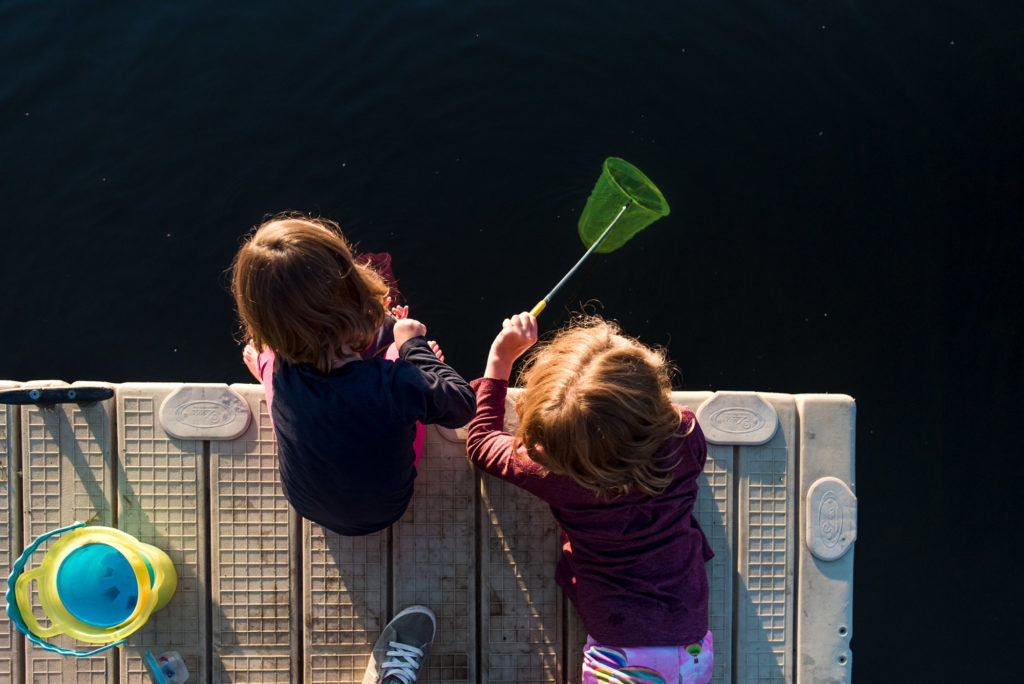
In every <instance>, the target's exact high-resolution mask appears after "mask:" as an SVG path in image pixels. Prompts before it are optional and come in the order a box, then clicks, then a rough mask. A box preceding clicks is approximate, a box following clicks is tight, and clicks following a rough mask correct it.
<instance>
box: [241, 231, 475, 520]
mask: <svg viewBox="0 0 1024 684" xmlns="http://www.w3.org/2000/svg"><path fill="white" fill-rule="evenodd" d="M376 256H377V257H378V258H377V262H378V263H379V264H380V265H381V266H384V267H388V264H389V261H390V259H389V257H387V255H376ZM388 268H389V267H388ZM387 273H389V270H388V271H387ZM231 291H232V294H233V295H234V298H235V304H236V307H237V309H238V316H239V319H240V320H241V323H242V327H243V329H244V333H245V336H246V339H248V340H249V341H250V342H249V344H248V345H247V346H246V348H245V351H244V352H243V359H244V361H245V363H246V365H247V366H248V367H249V370H250V371H251V372H252V373H253V375H254V376H255V377H256V378H257V379H258V380H260V382H262V383H263V386H264V389H265V392H266V395H267V405H268V408H269V409H270V413H271V418H272V421H271V422H272V423H273V427H274V434H275V436H276V437H277V446H278V470H279V473H280V476H281V487H282V489H283V490H284V494H285V497H286V498H287V499H288V501H289V502H290V503H291V505H292V507H293V508H295V510H296V511H297V512H298V513H299V514H300V515H302V516H303V517H304V518H307V519H308V520H311V521H313V522H316V523H319V524H320V525H323V526H324V527H326V528H328V529H331V530H334V531H335V532H338V533H339V534H344V535H362V534H369V533H371V532H376V531H378V530H381V529H383V528H385V527H388V526H389V525H391V524H392V523H394V522H395V521H396V520H398V518H400V517H401V515H402V513H404V512H405V509H406V507H407V506H408V504H409V500H410V498H411V497H412V492H413V481H414V480H415V478H416V463H417V461H418V458H419V451H418V448H417V446H416V445H417V444H418V445H422V426H421V427H420V428H419V430H420V431H421V432H420V434H419V435H417V425H418V424H419V423H423V424H426V423H438V424H440V425H444V426H447V427H460V426H462V425H464V424H465V423H466V421H468V420H469V418H470V417H472V415H473V410H474V408H475V403H474V397H473V391H472V389H471V388H470V386H469V384H468V383H467V382H466V381H465V380H464V379H463V378H462V377H461V376H460V375H459V374H458V373H456V372H455V370H454V369H452V368H451V367H450V366H448V365H447V364H445V363H444V356H443V354H441V350H440V348H439V347H438V346H437V344H436V343H435V342H428V341H427V340H426V338H425V337H424V335H425V334H426V332H427V328H426V326H425V325H423V324H422V323H421V322H419V321H417V320H414V319H412V318H408V317H407V316H408V307H395V308H394V309H393V310H392V311H391V312H389V311H388V307H389V304H390V301H391V296H393V295H394V294H397V290H395V289H394V288H393V287H389V284H388V282H387V281H386V280H385V278H384V277H382V275H381V273H379V272H378V271H377V270H376V269H375V268H374V266H373V265H372V264H371V263H369V262H367V260H365V259H360V258H358V257H356V256H354V255H353V253H352V248H351V246H350V245H349V243H348V242H347V241H346V240H345V238H344V236H343V235H342V234H341V231H340V230H339V229H338V226H337V224H335V223H333V222H332V221H328V220H325V219H319V218H310V217H308V216H303V215H301V214H282V215H278V216H275V217H273V218H271V219H270V220H268V221H265V222H264V223H263V224H261V225H260V226H257V227H256V229H255V230H254V231H253V232H252V233H251V234H250V235H249V236H248V237H247V239H246V240H245V242H244V244H243V245H242V247H241V248H240V249H239V250H238V253H237V254H236V255H235V259H234V262H233V263H232V266H231ZM389 293H390V294H389ZM382 354H383V355H385V358H382V356H381V355H382Z"/></svg>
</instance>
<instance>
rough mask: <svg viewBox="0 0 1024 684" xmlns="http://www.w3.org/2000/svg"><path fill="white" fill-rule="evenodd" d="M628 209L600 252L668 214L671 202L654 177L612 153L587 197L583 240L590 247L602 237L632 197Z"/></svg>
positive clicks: (582, 217)
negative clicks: (654, 180) (651, 177)
mask: <svg viewBox="0 0 1024 684" xmlns="http://www.w3.org/2000/svg"><path fill="white" fill-rule="evenodd" d="M631 199H632V200H633V203H632V204H630V205H629V208H628V209H626V211H625V213H623V214H622V216H621V217H620V218H619V220H618V222H616V224H615V226H614V227H613V228H612V230H611V232H610V233H608V236H607V237H606V238H605V239H604V242H602V243H601V244H600V245H598V247H597V250H596V251H597V252H603V253H607V252H612V251H614V250H616V249H618V248H619V247H621V246H622V245H624V244H626V242H627V241H628V240H629V239H630V238H631V237H633V236H634V235H636V234H637V233H639V232H640V231H641V230H643V229H644V228H646V227H647V226H649V225H651V224H652V223H654V222H655V221H657V220H658V219H660V218H661V217H662V216H668V212H669V208H668V202H666V201H665V196H664V195H662V194H661V190H658V188H657V186H656V185H655V184H654V183H652V182H651V179H650V178H648V177H647V176H645V175H644V174H643V172H642V171H640V169H638V168H636V167H635V166H633V165H632V164H630V163H629V162H627V161H626V160H624V159H619V158H618V157H608V158H607V159H605V160H604V164H603V165H602V167H601V176H600V177H599V178H598V179H597V183H596V184H595V185H594V190H593V191H592V192H591V193H590V197H588V198H587V204H586V206H585V207H583V213H582V214H581V215H580V222H579V233H580V239H581V240H583V244H585V245H586V246H587V247H590V246H591V245H592V244H594V241H595V240H597V239H598V238H599V237H601V233H603V232H604V231H605V229H606V228H607V227H608V224H610V223H611V222H612V221H613V220H614V219H615V217H616V216H617V215H618V213H619V211H621V209H622V205H624V204H626V202H628V201H629V200H631Z"/></svg>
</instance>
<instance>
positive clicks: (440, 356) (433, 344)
mask: <svg viewBox="0 0 1024 684" xmlns="http://www.w3.org/2000/svg"><path fill="white" fill-rule="evenodd" d="M427 344H429V345H430V350H431V351H432V352H434V356H436V357H437V358H438V360H439V361H444V352H443V351H441V348H440V347H439V346H437V342H436V341H434V340H430V341H429V342H427Z"/></svg>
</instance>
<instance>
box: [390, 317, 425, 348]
mask: <svg viewBox="0 0 1024 684" xmlns="http://www.w3.org/2000/svg"><path fill="white" fill-rule="evenodd" d="M426 334H427V326H425V325H423V324H422V323H420V322H419V321H417V320H416V319H415V318H402V319H400V320H399V321H398V322H397V323H395V330H394V335H395V346H396V347H398V348H399V349H401V348H402V345H403V344H405V343H406V342H408V341H409V340H411V339H412V338H414V337H419V336H420V335H426Z"/></svg>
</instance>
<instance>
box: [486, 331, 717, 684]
mask: <svg viewBox="0 0 1024 684" xmlns="http://www.w3.org/2000/svg"><path fill="white" fill-rule="evenodd" d="M536 340H537V321H536V319H535V318H534V317H533V316H531V315H530V314H528V313H525V312H524V313H521V314H517V315H515V316H513V317H511V318H507V319H505V321H504V323H503V325H502V330H501V332H500V333H498V336H497V337H496V338H495V339H494V342H493V343H492V344H491V350H490V354H489V355H488V358H487V366H486V370H485V372H484V377H483V378H481V379H479V380H476V381H474V382H473V385H474V387H475V389H476V399H477V410H476V416H475V417H474V418H473V420H472V422H471V423H470V424H469V433H468V438H467V442H466V446H467V450H468V454H469V459H470V461H471V462H472V463H473V464H474V465H475V466H477V467H478V468H481V469H482V470H484V471H486V472H488V473H490V474H491V475H494V476H496V477H499V478H501V479H503V480H506V481H508V482H511V483H512V484H514V485H516V486H518V487H522V488H523V489H525V490H527V491H528V492H531V493H532V494H534V495H536V496H538V497H540V498H541V499H543V500H544V501H545V502H547V503H548V504H549V505H550V506H551V512H552V514H553V515H554V517H555V520H557V521H558V524H559V525H560V526H561V528H562V557H561V559H560V561H559V565H558V570H557V572H556V580H557V581H558V584H559V586H561V588H562V590H563V591H564V592H565V593H566V594H567V595H568V596H569V598H570V599H571V600H572V602H573V604H574V605H575V606H576V608H577V610H578V611H579V614H580V617H581V618H582V619H583V624H584V625H585V627H586V629H587V632H588V633H589V636H588V638H587V643H586V645H585V647H584V662H583V681H584V682H585V683H590V682H599V681H600V682H607V681H621V682H630V681H638V682H639V681H643V682H654V681H658V682H660V681H665V682H708V681H710V679H711V670H712V666H713V663H714V646H713V643H712V636H711V632H710V631H709V630H708V579H707V572H706V570H705V568H704V563H705V562H707V561H708V560H710V559H711V557H712V555H713V554H712V551H711V547H710V545H709V544H708V541H707V539H706V538H705V536H704V533H703V532H702V531H701V529H700V525H699V524H698V523H697V520H696V519H695V518H694V517H693V508H694V503H695V502H696V499H697V477H698V476H699V475H700V473H701V471H702V470H703V468H704V461H705V459H706V458H707V446H706V444H705V441H704V435H703V433H702V432H701V429H700V426H699V425H697V419H696V416H695V415H694V413H693V412H692V411H691V410H690V409H687V408H684V407H682V406H677V405H675V404H673V403H672V401H671V399H670V397H669V392H670V391H671V389H672V388H671V382H670V369H671V366H670V364H669V362H668V359H667V358H666V356H665V354H664V353H663V352H661V351H658V350H655V349H652V348H650V347H647V346H645V345H643V344H641V343H640V342H639V341H637V340H635V339H632V338H629V337H626V336H624V335H623V334H622V333H621V332H620V331H619V329H618V327H617V326H615V325H614V324H612V323H608V322H606V321H603V320H601V319H599V318H596V317H592V318H589V319H584V320H582V321H578V322H577V323H576V324H575V325H573V326H572V327H570V328H568V329H566V330H563V331H561V332H559V333H558V334H557V335H556V336H555V337H554V338H553V339H552V340H551V341H550V342H549V343H548V344H546V345H544V346H541V347H539V348H537V349H536V350H535V351H534V353H533V354H532V355H531V357H530V358H529V359H528V361H527V364H526V367H525V368H524V370H523V371H522V374H521V381H522V385H523V388H522V391H521V392H520V394H519V397H518V399H517V401H516V414H517V416H518V419H519V423H518V427H517V429H516V432H515V434H514V435H512V434H508V433H506V432H503V431H502V424H503V419H504V412H505V394H506V390H507V388H508V379H509V374H510V373H511V370H512V364H513V363H514V362H515V360H516V359H517V358H518V357H519V356H520V355H521V354H523V352H525V351H526V350H527V349H528V348H529V347H530V346H531V345H533V343H534V342H535V341H536Z"/></svg>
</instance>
